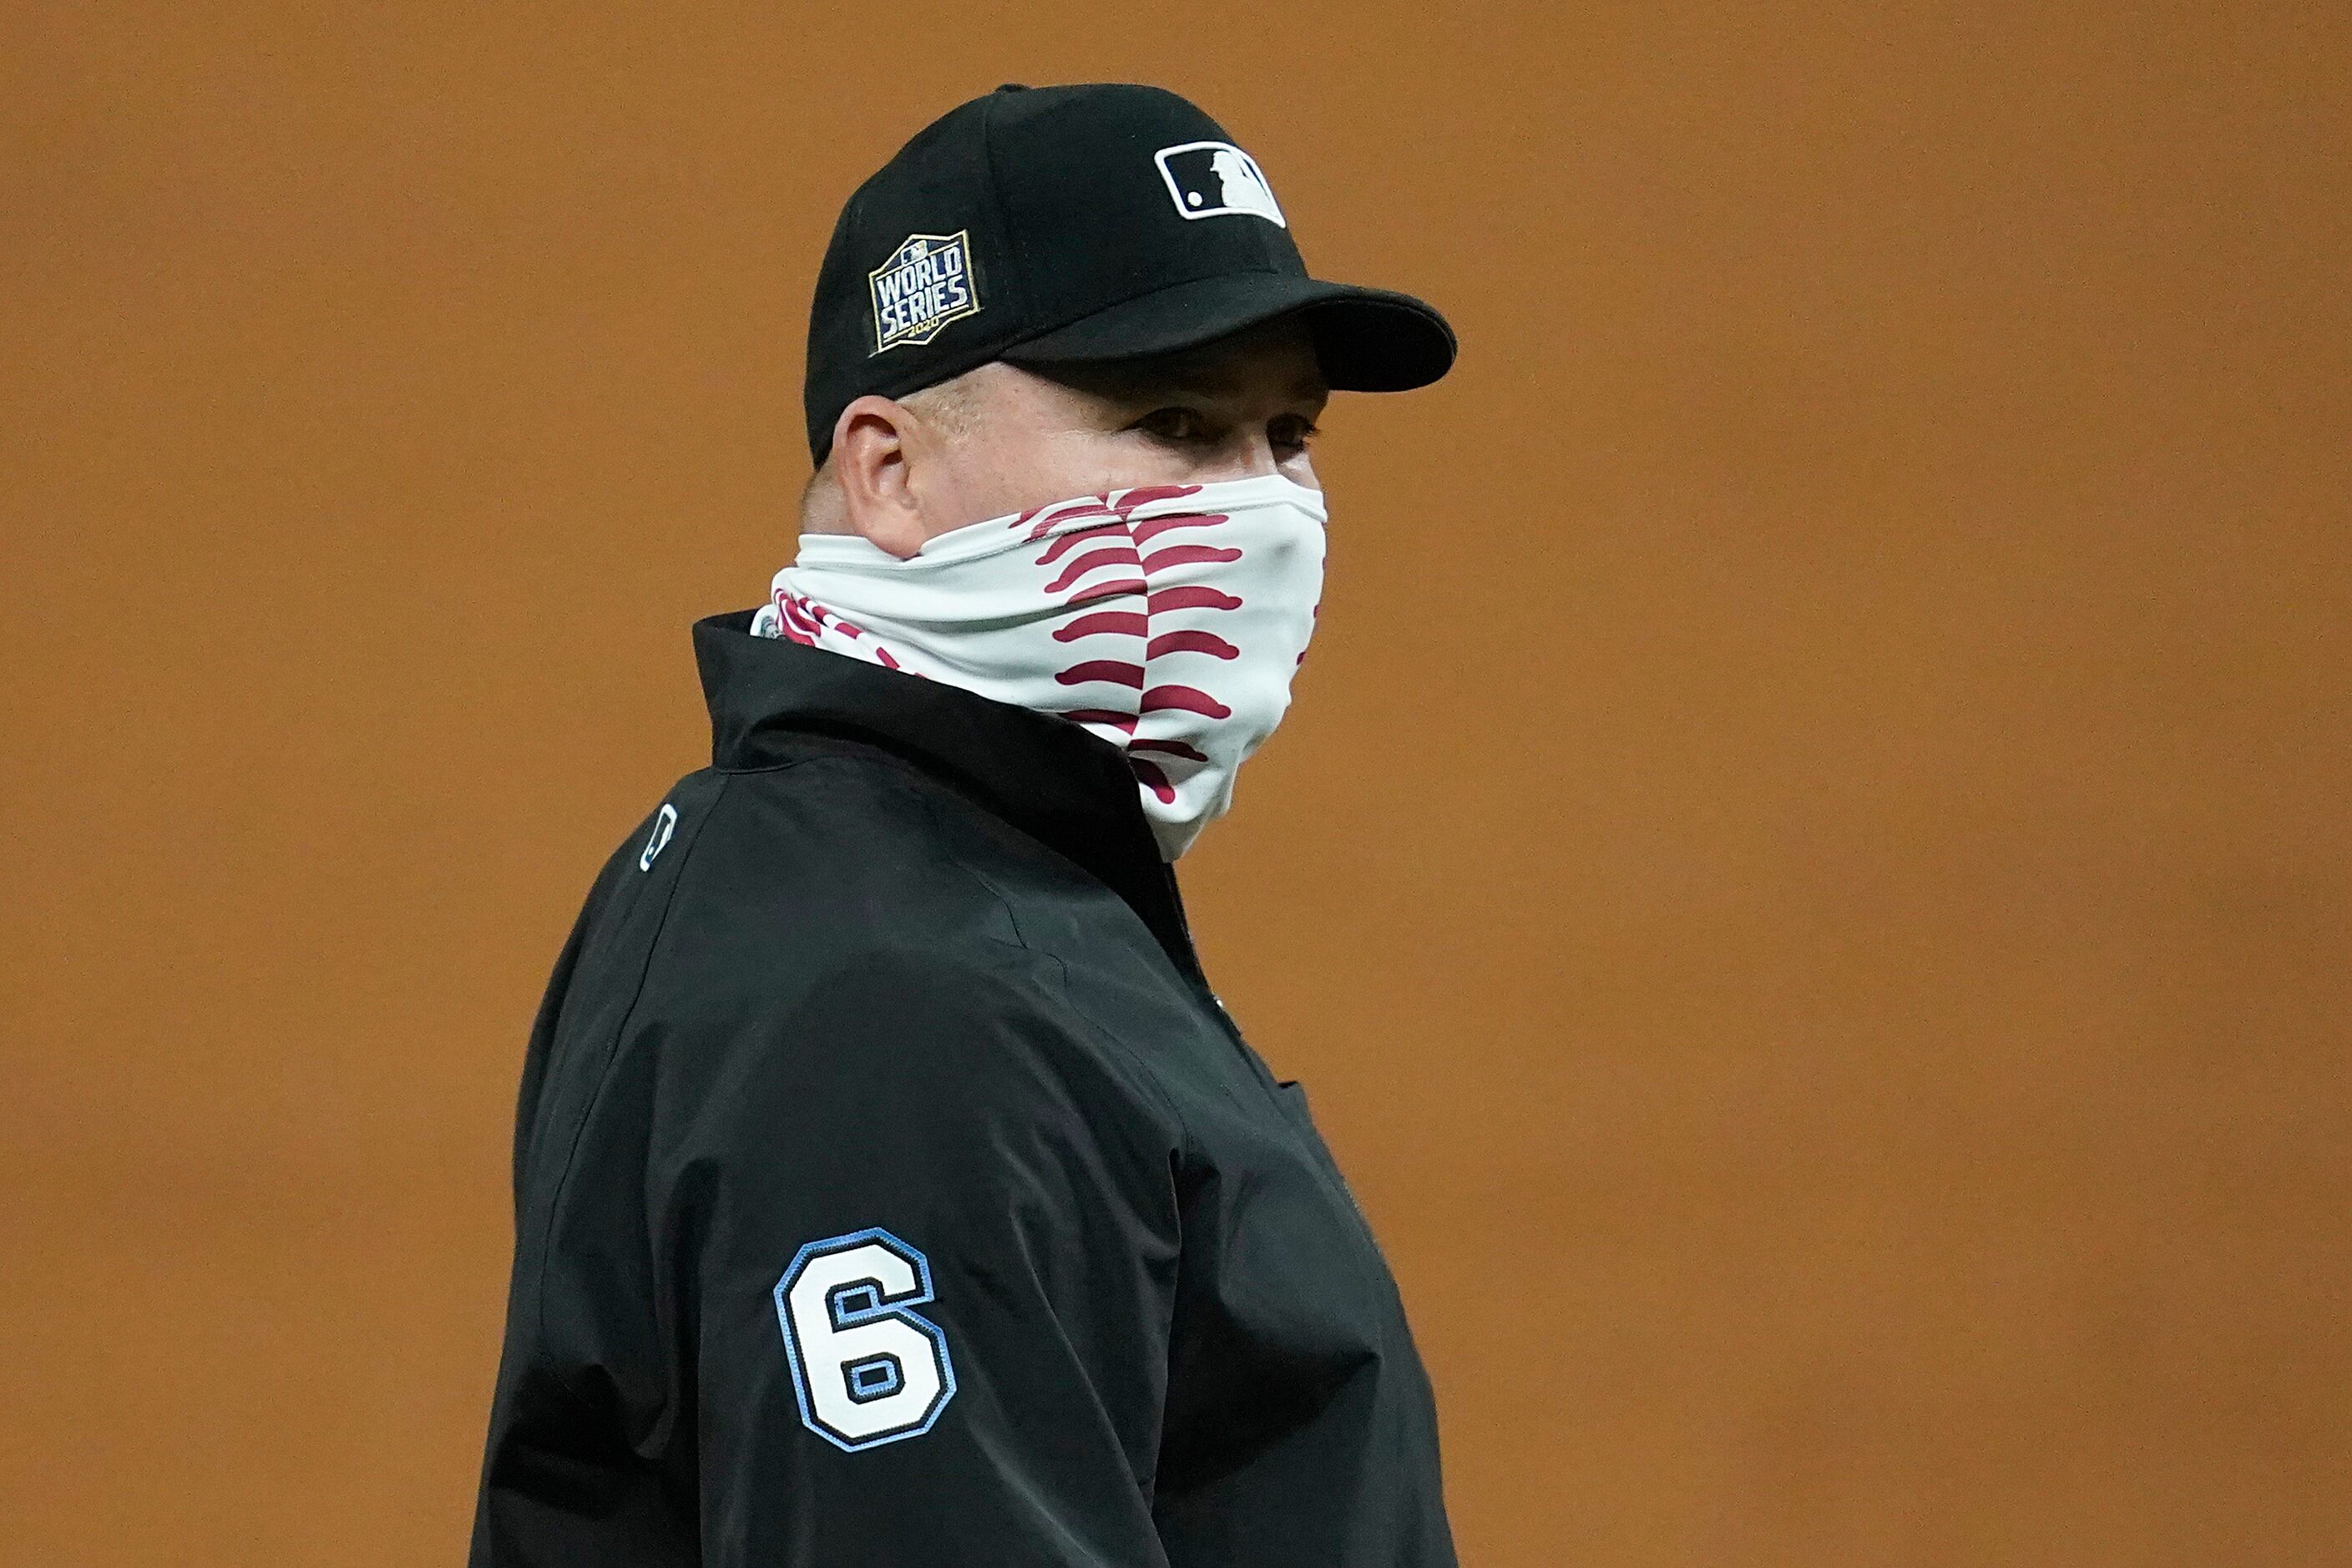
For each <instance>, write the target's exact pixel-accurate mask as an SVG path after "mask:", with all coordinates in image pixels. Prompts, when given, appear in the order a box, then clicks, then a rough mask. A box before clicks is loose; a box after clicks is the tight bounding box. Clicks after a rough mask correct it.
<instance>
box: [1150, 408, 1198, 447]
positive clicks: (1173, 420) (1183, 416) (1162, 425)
mask: <svg viewBox="0 0 2352 1568" xmlns="http://www.w3.org/2000/svg"><path fill="white" fill-rule="evenodd" d="M1135 427H1136V428H1137V429H1139V430H1141V431H1142V432H1144V433H1145V434H1146V435H1149V436H1156V437H1159V438H1160V439H1161V440H1163V441H1198V440H1202V439H1203V438H1204V437H1206V436H1207V434H1208V426H1207V423H1206V421H1204V420H1202V417H1201V416H1200V414H1199V413H1198V412H1197V411H1196V410H1193V409H1190V408H1155V409H1153V410H1152V411H1151V412H1150V413H1149V414H1147V415H1145V416H1143V417H1142V418H1140V419H1139V420H1137V421H1136V422H1135Z"/></svg>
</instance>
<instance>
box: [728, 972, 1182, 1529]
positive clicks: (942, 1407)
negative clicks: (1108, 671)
mask: <svg viewBox="0 0 2352 1568" xmlns="http://www.w3.org/2000/svg"><path fill="white" fill-rule="evenodd" d="M1051 963H1052V961H1051V960H1042V961H1041V960H1040V959H1038V958H1037V957H1035V956H1034V955H1031V954H1028V953H1025V952H1015V951H1014V950H1010V949H1008V950H1007V956H1006V958H1005V960H1004V962H1003V964H1002V965H1001V966H999V965H997V964H995V963H993V962H992V960H990V959H988V958H985V957H984V958H982V959H981V960H978V961H954V962H938V961H933V960H928V959H925V958H924V957H923V956H922V955H881V956H877V957H874V958H871V959H868V960H865V961H861V962H860V963H856V964H854V965H847V966H843V967H840V968H836V969H835V970H834V971H833V972H832V973H830V974H829V975H827V976H826V977H825V978H824V980H822V981H821V982H820V983H819V984H816V985H815V986H814V987H813V988H812V990H811V992H810V993H809V994H808V995H807V996H806V998H805V999H804V1000H803V1003H802V1004H801V1005H797V1006H794V1007H792V1008H790V1009H788V1010H786V1011H785V1012H784V1013H783V1014H782V1015H781V1016H778V1017H776V1018H775V1019H773V1020H772V1021H769V1022H763V1023H761V1025H759V1026H754V1027H751V1028H750V1029H747V1030H745V1031H743V1032H741V1033H740V1034H739V1035H738V1036H737V1037H736V1038H735V1039H734V1040H733V1041H732V1042H731V1043H730V1045H729V1046H728V1047H726V1052H727V1054H726V1058H725V1060H724V1063H723V1066H722V1070H721V1071H720V1073H719V1076H718V1078H717V1079H716V1080H715V1081H716V1083H717V1085H718V1088H719V1092H718V1093H716V1094H714V1095H712V1096H711V1097H710V1099H709V1102H708V1103H707V1104H705V1105H703V1106H701V1107H698V1110H697V1112H696V1114H697V1118H698V1121H697V1131H696V1133H695V1135H694V1137H693V1138H692V1140H691V1145H692V1146H691V1148H690V1149H689V1150H688V1152H687V1157H686V1162H685V1163H684V1164H683V1166H682V1167H681V1169H682V1170H683V1171H684V1172H685V1175H684V1176H683V1177H682V1178H681V1182H682V1189H681V1190H688V1191H691V1193H692V1194H693V1196H692V1199H691V1202H690V1205H689V1209H690V1213H691V1216H692V1217H691V1218H690V1219H689V1220H688V1229H689V1230H690V1231H691V1232H692V1233H693V1234H695V1235H696V1236H697V1237H698V1241H697V1243H696V1245H694V1246H693V1247H691V1249H690V1251H691V1258H692V1262H691V1266H690V1268H691V1272H690V1279H691V1281H692V1290H693V1293H694V1297H695V1300H694V1302H693V1305H692V1308H691V1317H690V1321H693V1322H694V1323H695V1324H696V1328H697V1364H696V1367H695V1373H694V1375H695V1382H696V1386H697V1395H698V1410H699V1415H698V1443H699V1456H698V1458H699V1473H700V1485H701V1497H700V1500H699V1501H700V1511H701V1523H702V1535H703V1546H704V1553H705V1561H706V1562H708V1563H711V1564H712V1565H713V1568H753V1565H755V1564H756V1565H759V1568H803V1565H806V1568H817V1565H820V1564H824V1565H832V1564H840V1563H925V1564H936V1565H940V1568H949V1565H952V1564H962V1563H972V1564H979V1563H988V1564H992V1565H1000V1564H1011V1563H1023V1564H1029V1563H1034V1564H1071V1565H1073V1568H1076V1565H1078V1564H1086V1565H1087V1568H1100V1565H1120V1568H1124V1565H1129V1564H1134V1565H1138V1568H1141V1565H1144V1564H1159V1563H1164V1558H1163V1556H1162V1553H1161V1552H1160V1544H1159V1539H1158V1536H1157V1533H1156V1531H1154V1529H1153V1527H1152V1520H1151V1506H1150V1499H1151V1490H1150V1488H1151V1481H1152V1466H1153V1463H1154V1459H1155V1456H1156V1453H1157V1448H1158V1437H1159V1430H1160V1409H1161V1405H1162V1401H1163V1395H1164V1392H1165V1375H1166V1368H1167V1363H1168V1336H1169V1326H1170V1315H1171V1302H1172V1300H1173V1295H1174V1289H1175V1284H1176V1263H1177V1256H1178V1247H1179V1237H1178V1232H1177V1218H1176V1214H1177V1199H1176V1194H1175V1155H1176V1152H1177V1151H1178V1150H1179V1148H1180V1147H1181V1136H1182V1133H1181V1126H1180V1125H1179V1124H1178V1123H1177V1121H1176V1119H1175V1116H1174V1113H1173V1112H1172V1110H1169V1109H1168V1108H1167V1105H1166V1102H1165V1100H1163V1099H1161V1098H1160V1095H1159V1093H1158V1090H1157V1089H1156V1086H1154V1085H1153V1084H1152V1083H1151V1082H1150V1079H1149V1076H1148V1074H1147V1073H1146V1071H1145V1069H1144V1068H1142V1067H1141V1064H1140V1063H1139V1062H1137V1061H1135V1060H1134V1059H1133V1058H1130V1057H1128V1056H1127V1055H1126V1054H1125V1053H1124V1051H1123V1050H1122V1048H1121V1047H1119V1046H1118V1045H1117V1044H1115V1043H1113V1042H1111V1041H1109V1040H1108V1039H1106V1038H1104V1037H1102V1036H1101V1035H1100V1034H1099V1033H1098V1032H1097V1031H1096V1030H1095V1029H1094V1028H1093V1026H1091V1025H1090V1024H1088V1023H1087V1021H1086V1020H1085V1019H1084V1018H1083V1017H1080V1016H1077V1015H1076V1014H1075V1013H1073V1012H1072V1011H1070V1009H1069V1007H1068V1005H1067V1003H1066V1000H1065V999H1064V998H1063V996H1062V994H1061V990H1060V987H1059V986H1058V984H1055V983H1054V979H1053V976H1054V975H1055V970H1054V969H1052V968H1050V967H1046V966H1047V965H1050V964H1051Z"/></svg>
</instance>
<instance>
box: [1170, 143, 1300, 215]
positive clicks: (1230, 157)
mask: <svg viewBox="0 0 2352 1568" xmlns="http://www.w3.org/2000/svg"><path fill="white" fill-rule="evenodd" d="M1151 161H1152V162H1153V163H1158V164H1159V165H1160V178H1161V179H1163V180H1165V181H1167V182H1168V194H1169V195H1171V196H1172V197H1174V198H1175V201H1176V210H1177V212H1178V213H1179V214H1181V216H1185V217H1188V218H1190V217H1223V216H1227V215H1228V214H1240V213H1245V214H1247V215H1248V216H1251V217H1262V218H1265V220H1266V221H1267V222H1269V223H1275V224H1279V225H1281V226H1283V227H1284V228H1288V227H1289V226H1290V225H1289V223H1288V222H1287V221H1286V219H1285V218H1284V217H1283V216H1282V209H1281V208H1280V207H1279V206H1276V205H1275V201H1274V187H1273V186H1271V185H1269V184H1266V183H1265V171H1264V170H1262V169H1260V168H1259V167H1258V166H1257V160H1256V159H1255V158H1253V157H1251V156H1250V155H1249V154H1248V153H1244V152H1243V151H1242V150H1241V149H1240V148H1238V147H1236V146H1234V144H1233V143H1232V142H1185V143H1184V144H1183V145H1181V146H1180V147H1162V148H1161V149H1160V151H1159V152H1157V153H1153V154H1152V155H1151Z"/></svg>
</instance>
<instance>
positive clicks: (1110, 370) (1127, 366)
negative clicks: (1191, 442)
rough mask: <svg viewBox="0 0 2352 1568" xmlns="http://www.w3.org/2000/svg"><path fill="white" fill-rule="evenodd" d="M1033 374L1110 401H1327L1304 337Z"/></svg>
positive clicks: (1237, 341) (1206, 346)
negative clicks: (1267, 395)
mask: <svg viewBox="0 0 2352 1568" xmlns="http://www.w3.org/2000/svg"><path fill="white" fill-rule="evenodd" d="M1037 368H1038V369H1039V370H1040V371H1041V372H1043V373H1044V374H1046V375H1047V376H1048V377H1050V378H1051V379H1054V380H1057V381H1064V382H1066V383H1067V384H1071V385H1074V386H1076V387H1077V388H1079V389H1080V390H1082V391H1088V392H1095V393H1098V394H1102V395H1109V396H1124V397H1135V396H1145V395H1157V394H1160V393H1169V392H1187V393H1192V394H1194V395H1200V396H1205V397H1239V396H1243V395H1250V394H1255V393H1261V392H1265V391H1267V390H1269V389H1271V390H1273V391H1275V392H1276V393H1279V394H1280V395H1284V396H1288V397H1296V398H1298V399H1301V400H1303V401H1307V402H1319V401H1321V400H1323V399H1325V398H1327V397H1328V396H1329V395H1330V386H1329V384H1328V383H1327V382H1326V381H1325V380H1324V379H1323V373H1322V370H1321V368H1320V367H1319V366H1318V364H1317V363H1316V358H1315V351H1314V347H1313V344H1312V342H1310V341H1309V340H1307V338H1306V337H1305V335H1304V334H1303V333H1302V334H1301V335H1300V336H1299V337H1297V339H1285V338H1274V337H1265V336H1256V337H1253V338H1250V339H1246V340H1244V339H1242V338H1240V337H1239V336H1238V335H1237V336H1236V337H1235V338H1233V339H1220V340H1218V341H1217V342H1211V343H1203V344H1202V345H1200V346H1199V347H1197V348H1191V349H1183V350H1180V351H1178V352H1176V353H1165V354H1150V355H1142V356H1139V357H1137V358H1134V359H1123V360H1096V361H1091V362H1088V363H1083V364H1055V365H1045V366H1039V367H1037Z"/></svg>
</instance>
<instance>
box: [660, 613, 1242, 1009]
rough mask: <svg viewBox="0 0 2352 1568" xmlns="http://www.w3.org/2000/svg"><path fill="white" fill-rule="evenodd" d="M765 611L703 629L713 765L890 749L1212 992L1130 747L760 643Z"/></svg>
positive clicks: (894, 675)
mask: <svg viewBox="0 0 2352 1568" xmlns="http://www.w3.org/2000/svg"><path fill="white" fill-rule="evenodd" d="M757 613H758V612H757V611H756V610H730V611H727V612H725V613H724V614H720V615H716V616H705V617H704V618H702V619H701V620H698V621H697V622H695V623H694V658H695V664H696V666H697V668H698V669H699V670H700V672H701V675H702V693H703V700H704V701H705V702H706V703H707V704H708V705H709V709H710V760H711V763H712V765H713V766H715V767H718V768H719V769H722V770H726V771H730V772H740V771H741V770H744V769H748V768H759V767H765V766H770V765H772V764H773V763H781V762H785V761H789V760H790V759H792V758H793V757H795V756H802V755H805V754H806V746H805V740H806V738H807V737H810V736H830V737H835V738H845V739H849V740H854V741H861V742H866V744H869V745H874V746H879V747H881V748H883V749H884V750H886V751H888V752H892V753H894V754H896V755H898V756H899V757H901V758H904V759H905V760H906V761H908V762H909V763H913V764H914V765H915V766H916V767H919V768H920V769H921V770H922V771H923V772H925V773H929V774H930V775H931V776H932V777H934V778H936V779H938V780H940V782H941V783H943V784H947V785H949V786H950V788H953V789H956V790H958V791H960V792H961V793H962V794H963V795H966V796H967V797H969V798H970V799H971V800H972V801H973V802H974V803H976V804H977V805H980V806H982V808H984V809H985V810H988V811H991V812H993V813H994V814H995V815H996V816H1000V817H1003V819H1004V820H1005V821H1006V822H1008V823H1010V824H1012V825H1013V826H1014V827H1017V828H1019V829H1021V830H1022V831H1023V832H1024V833H1026V834H1028V835H1029V836H1030V837H1034V838H1036V839H1037V840H1039V841H1040V842H1042V843H1044V844H1045V845H1046V846H1048V847H1051V848H1053V849H1055V850H1056V851H1058V852H1060V853H1061V854H1062V855H1063V856H1065V857H1066V858H1068V859H1070V860H1071V861H1073V862H1075V863H1076V865H1078V866H1079V867H1080V868H1083V869H1085V870H1087V871H1088V872H1091V873H1092V874H1093V875H1094V876H1095V877H1097V879H1100V880H1101V881H1102V882H1103V884H1104V885H1105V886H1107V887H1108V888H1109V889H1111V890H1112V891H1113V892H1116V893H1117V894H1118V895H1119V897H1120V898H1122V899H1124V900H1127V902H1128V904H1129V907H1131V908H1132V909H1133V910H1135V912H1136V913H1137V915H1139V916H1140V917H1141V918H1142V921H1143V923H1144V924H1145V925H1146V926H1148V927H1150V931H1151V934H1152V935H1153V936H1154V937H1156V938H1158V939H1159V942H1160V946H1161V947H1162V948H1163V949H1164V950H1166V952H1167V953H1168V956H1169V958H1170V959H1171V961H1172V962H1173V963H1175V965H1176V967H1177V970H1178V972H1179V973H1182V974H1184V975H1186V976H1187V977H1188V978H1190V979H1192V980H1193V981H1195V982H1196V983H1199V984H1202V985H1203V986H1205V985H1206V984H1207V983H1206V981H1205V980H1204V979H1203V978H1202V974H1201V966H1200V962H1199V959H1198V958H1197V956H1196V955H1195V954H1194V952H1193V950H1192V932H1191V931H1190V929H1189V928H1188V927H1187V925H1186V922H1185V919H1184V907H1183V900H1182V899H1181V895H1180V894H1179V893H1178V891H1177V889H1176V872H1175V868H1173V867H1172V866H1170V865H1168V864H1167V863H1166V862H1165V861H1163V860H1161V859H1160V847H1159V844H1158V841H1157V840H1155V839H1154V838H1153V837H1152V835H1151V826H1150V823H1149V822H1148V821H1147V820H1146V819H1145V817H1144V815H1143V801H1142V796H1141V794H1140V792H1139V790H1138V789H1137V788H1136V783H1135V775H1134V774H1133V773H1130V772H1129V771H1128V766H1127V759H1126V758H1125V757H1124V756H1123V755H1122V754H1121V753H1120V752H1119V750H1118V747H1116V746H1114V745H1112V744H1111V743H1110V742H1108V741H1105V740H1103V739H1102V738H1100V737H1099V736H1097V735H1095V734H1093V733H1091V732H1089V731H1087V730H1086V729H1084V728H1083V727H1081V726H1079V725H1077V724H1074V723H1072V722H1071V721H1068V720H1066V719H1063V718H1060V717H1058V716H1056V715H1054V714H1051V713H1039V712H1035V711H1034V710H1030V709H1027V708H1017V707H1014V706H1013V705H1012V704H1011V703H1006V702H998V701H995V700H992V699H990V698H986V697H982V696H981V695H979V694H978V693H977V692H971V691H967V690H965V689H963V688H961V687H960V686H950V685H949V684H948V683H946V682H945V681H940V680H930V679H925V678H924V677H921V676H918V675H908V674H906V673H904V672H902V671H899V670H895V669H885V668H882V667H881V666H880V665H874V664H866V663H863V662H861V661H859V660H857V659H854V658H848V657H846V656H845V655H843V654H838V653H834V652H832V651H830V650H828V649H824V648H815V647H804V646H803V645H802V644H800V643H796V642H793V641H792V640H791V639H789V638H786V637H754V636H753V635H751V619H752V617H753V616H755V615H756V614H757Z"/></svg>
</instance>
